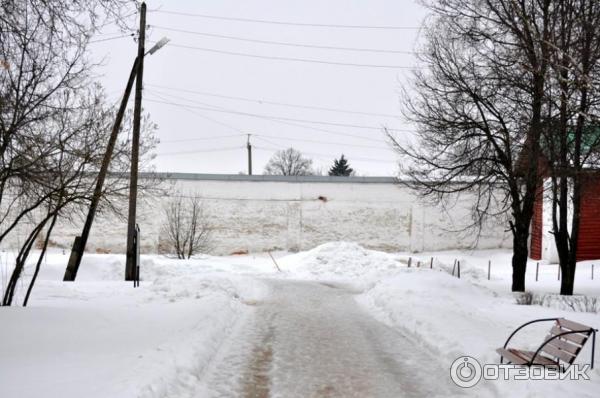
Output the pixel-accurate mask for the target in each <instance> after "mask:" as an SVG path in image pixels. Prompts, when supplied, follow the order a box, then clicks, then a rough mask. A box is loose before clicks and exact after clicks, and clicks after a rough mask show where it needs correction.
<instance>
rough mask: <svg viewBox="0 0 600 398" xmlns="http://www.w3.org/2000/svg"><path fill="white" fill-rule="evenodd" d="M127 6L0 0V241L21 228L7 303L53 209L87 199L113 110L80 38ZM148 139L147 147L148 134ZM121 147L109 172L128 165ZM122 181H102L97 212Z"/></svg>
mask: <svg viewBox="0 0 600 398" xmlns="http://www.w3.org/2000/svg"><path fill="white" fill-rule="evenodd" d="M133 6H134V2H132V1H130V0H108V1H87V2H48V1H43V0H32V1H27V2H18V1H7V2H2V3H1V4H0V54H1V55H0V56H1V58H2V59H1V61H2V62H1V64H0V93H1V94H0V241H2V240H3V239H4V238H5V237H6V236H8V235H9V234H11V233H13V232H14V231H15V229H16V226H17V225H24V226H26V227H27V228H26V238H25V240H24V242H23V244H22V246H21V248H20V249H19V253H18V255H17V259H16V262H15V267H14V268H13V270H12V274H11V277H10V280H9V282H8V286H7V289H6V291H5V294H4V297H3V300H2V302H3V305H10V304H11V303H12V300H13V297H14V294H15V290H16V287H17V281H18V280H19V278H20V277H21V275H22V271H23V268H24V266H25V263H26V260H27V258H28V255H29V253H30V251H31V248H32V246H33V244H34V242H35V240H36V239H37V237H38V236H41V234H42V233H43V230H44V228H45V227H46V226H48V225H50V226H49V227H48V230H47V232H46V238H45V240H46V241H48V240H49V237H50V234H51V232H52V227H53V225H54V224H55V222H56V219H57V218H58V217H61V218H66V219H70V218H73V217H76V216H77V214H78V213H79V212H81V210H82V209H83V208H84V207H85V206H87V205H88V204H89V200H90V196H91V192H92V188H93V186H94V180H95V177H96V174H95V171H97V170H98V168H99V164H100V161H101V159H102V154H103V153H104V146H105V143H106V142H107V137H108V134H109V132H110V124H111V123H110V121H112V119H113V114H114V109H112V107H111V106H107V105H106V100H105V98H104V94H103V91H102V89H101V88H100V87H99V86H98V85H97V84H95V83H94V81H93V75H92V70H93V68H94V66H95V65H93V64H91V63H90V62H89V61H88V58H87V46H88V43H89V41H90V38H91V37H92V36H93V34H94V33H95V32H96V31H97V30H98V29H99V28H100V27H101V26H103V25H104V24H105V23H106V22H112V21H117V22H118V23H122V22H123V19H122V17H123V15H124V14H123V12H128V11H133V10H134V8H133ZM147 126H150V130H152V125H151V123H149V124H147ZM148 142H149V145H148V147H152V146H153V143H154V142H155V140H153V139H151V140H149V141H148ZM128 145H129V143H128V142H127V140H122V141H121V142H120V143H119V145H118V148H117V149H116V150H115V152H114V158H113V163H112V167H113V168H112V170H113V171H115V172H120V171H123V170H125V168H124V167H125V166H126V165H128V163H129V149H128ZM124 182H125V181H124V180H123V179H122V178H119V177H118V176H117V177H116V178H113V179H112V180H111V183H110V184H107V186H106V188H105V192H104V195H103V197H102V202H101V211H102V210H103V209H104V210H114V209H116V206H114V205H113V203H114V202H113V201H114V198H115V197H116V196H119V195H124V194H125V190H126V188H127V185H126V184H125V183H124ZM45 246H47V245H45ZM43 254H44V250H42V256H43ZM40 261H41V260H38V265H37V267H36V272H35V274H34V276H35V275H37V272H38V271H39V264H40ZM34 282H35V278H33V279H32V281H31V283H30V288H29V289H28V290H29V292H28V294H27V298H28V297H29V295H30V293H31V289H32V287H33V283H34ZM27 298H26V299H27Z"/></svg>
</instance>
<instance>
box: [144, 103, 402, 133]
mask: <svg viewBox="0 0 600 398" xmlns="http://www.w3.org/2000/svg"><path fill="white" fill-rule="evenodd" d="M148 101H151V102H156V103H161V104H165V105H172V106H179V107H189V108H197V109H203V110H207V111H210V112H221V113H230V114H234V115H241V116H248V117H255V118H259V119H274V120H283V121H293V122H302V123H314V124H322V125H326V126H336V127H351V128H356V129H367V130H376V131H381V130H382V129H383V127H374V126H366V125H360V124H347V123H335V122H325V121H317V120H307V119H296V118H289V117H282V116H270V115H261V114H257V113H250V112H241V111H234V110H230V109H225V108H221V109H217V108H209V107H206V106H198V105H186V104H179V103H176V102H170V101H159V100H154V99H148ZM387 130H388V131H396V132H412V130H404V129H387Z"/></svg>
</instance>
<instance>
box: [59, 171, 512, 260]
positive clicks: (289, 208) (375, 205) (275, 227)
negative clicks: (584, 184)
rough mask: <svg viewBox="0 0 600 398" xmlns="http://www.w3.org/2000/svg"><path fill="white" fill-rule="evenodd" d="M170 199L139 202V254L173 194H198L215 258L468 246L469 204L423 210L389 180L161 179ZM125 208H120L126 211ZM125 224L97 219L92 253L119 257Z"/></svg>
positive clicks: (484, 241) (496, 241) (494, 238)
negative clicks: (337, 246)
mask: <svg viewBox="0 0 600 398" xmlns="http://www.w3.org/2000/svg"><path fill="white" fill-rule="evenodd" d="M163 177H165V183H164V184H166V185H165V188H166V189H168V192H169V194H168V195H164V196H161V197H151V198H147V199H146V200H144V201H140V208H139V210H138V217H139V218H138V223H139V225H140V229H141V234H142V251H143V252H145V253H156V252H157V251H158V248H159V243H160V240H161V227H162V225H163V224H164V218H165V217H164V205H165V204H166V203H168V201H169V200H171V199H172V196H173V195H177V194H184V195H195V194H197V195H199V196H201V197H202V200H203V202H204V206H205V210H206V212H207V214H208V217H209V218H210V223H211V225H212V227H213V245H214V254H230V253H234V252H244V251H248V252H259V251H265V250H290V251H295V250H305V249H310V248H312V247H314V246H317V245H319V244H322V243H325V242H330V241H342V240H343V241H353V242H358V243H360V244H361V245H363V246H365V247H368V248H373V249H379V250H385V251H406V250H410V251H414V252H419V251H424V250H443V249H459V248H466V247H470V246H471V245H472V244H473V242H474V240H475V237H474V236H473V235H474V234H473V233H472V232H468V233H458V232H456V231H457V230H459V229H461V228H462V227H464V226H465V225H467V224H468V223H469V222H470V221H471V217H470V212H469V208H470V205H471V203H472V202H471V200H469V198H468V197H465V196H463V197H461V199H460V200H459V201H458V203H457V204H456V205H455V206H453V207H452V208H450V209H448V211H447V212H446V211H444V210H442V209H441V208H440V207H438V206H427V205H425V204H424V203H423V201H422V200H421V199H419V198H417V197H416V196H415V195H414V194H413V193H412V192H411V191H410V189H408V188H407V187H405V186H403V185H400V184H398V183H397V181H396V180H395V179H394V178H388V177H320V176H309V177H282V176H246V175H211V174H181V173H174V174H169V175H167V174H164V175H163ZM125 205H126V204H125V203H124V206H125ZM80 232H81V225H80V224H75V225H74V224H64V223H63V224H61V225H58V226H57V227H56V230H55V233H53V238H52V240H53V242H54V244H57V245H60V246H64V247H67V248H70V247H71V244H72V242H73V239H74V237H75V235H77V234H80ZM125 233H126V220H122V219H119V218H117V217H114V216H111V217H106V216H98V217H97V218H96V221H95V223H94V227H93V228H92V232H91V235H90V239H89V242H88V247H87V248H88V250H89V251H100V252H124V249H125ZM510 244H511V240H510V236H509V234H508V233H507V232H506V228H505V226H504V225H500V224H499V223H496V225H488V226H486V227H484V229H483V231H482V234H481V236H480V238H479V241H478V247H479V248H499V247H508V246H510Z"/></svg>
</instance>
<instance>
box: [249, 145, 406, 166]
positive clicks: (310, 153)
mask: <svg viewBox="0 0 600 398" xmlns="http://www.w3.org/2000/svg"><path fill="white" fill-rule="evenodd" d="M254 148H255V149H257V150H259V151H273V150H275V151H279V150H282V149H283V148H281V147H278V148H273V147H272V148H269V147H263V146H256V145H255V146H254ZM302 153H303V154H306V155H312V156H315V157H320V158H323V159H329V160H331V159H333V158H335V155H328V154H324V153H317V152H306V151H302ZM350 160H352V161H363V162H376V163H394V164H395V163H396V161H394V160H382V159H374V158H363V157H356V156H353V157H352V159H350Z"/></svg>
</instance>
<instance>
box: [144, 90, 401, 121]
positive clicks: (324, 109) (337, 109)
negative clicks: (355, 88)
mask: <svg viewBox="0 0 600 398" xmlns="http://www.w3.org/2000/svg"><path fill="white" fill-rule="evenodd" d="M146 85H147V86H150V87H157V88H162V89H165V90H172V91H180V92H184V93H190V94H197V95H203V96H207V97H215V98H223V99H230V100H236V101H245V102H253V103H258V104H267V105H276V106H283V107H290V108H299V109H311V110H319V111H327V112H338V113H346V114H350V115H365V116H381V117H390V118H397V117H398V115H393V114H390V113H376V112H363V111H353V110H349V109H340V108H330V107H320V106H314V105H299V104H290V103H286V102H277V101H268V100H263V99H256V98H254V99H253V98H248V97H239V96H232V95H223V94H216V93H210V92H206V91H197V90H189V89H183V88H176V87H169V86H163V85H159V84H146Z"/></svg>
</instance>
